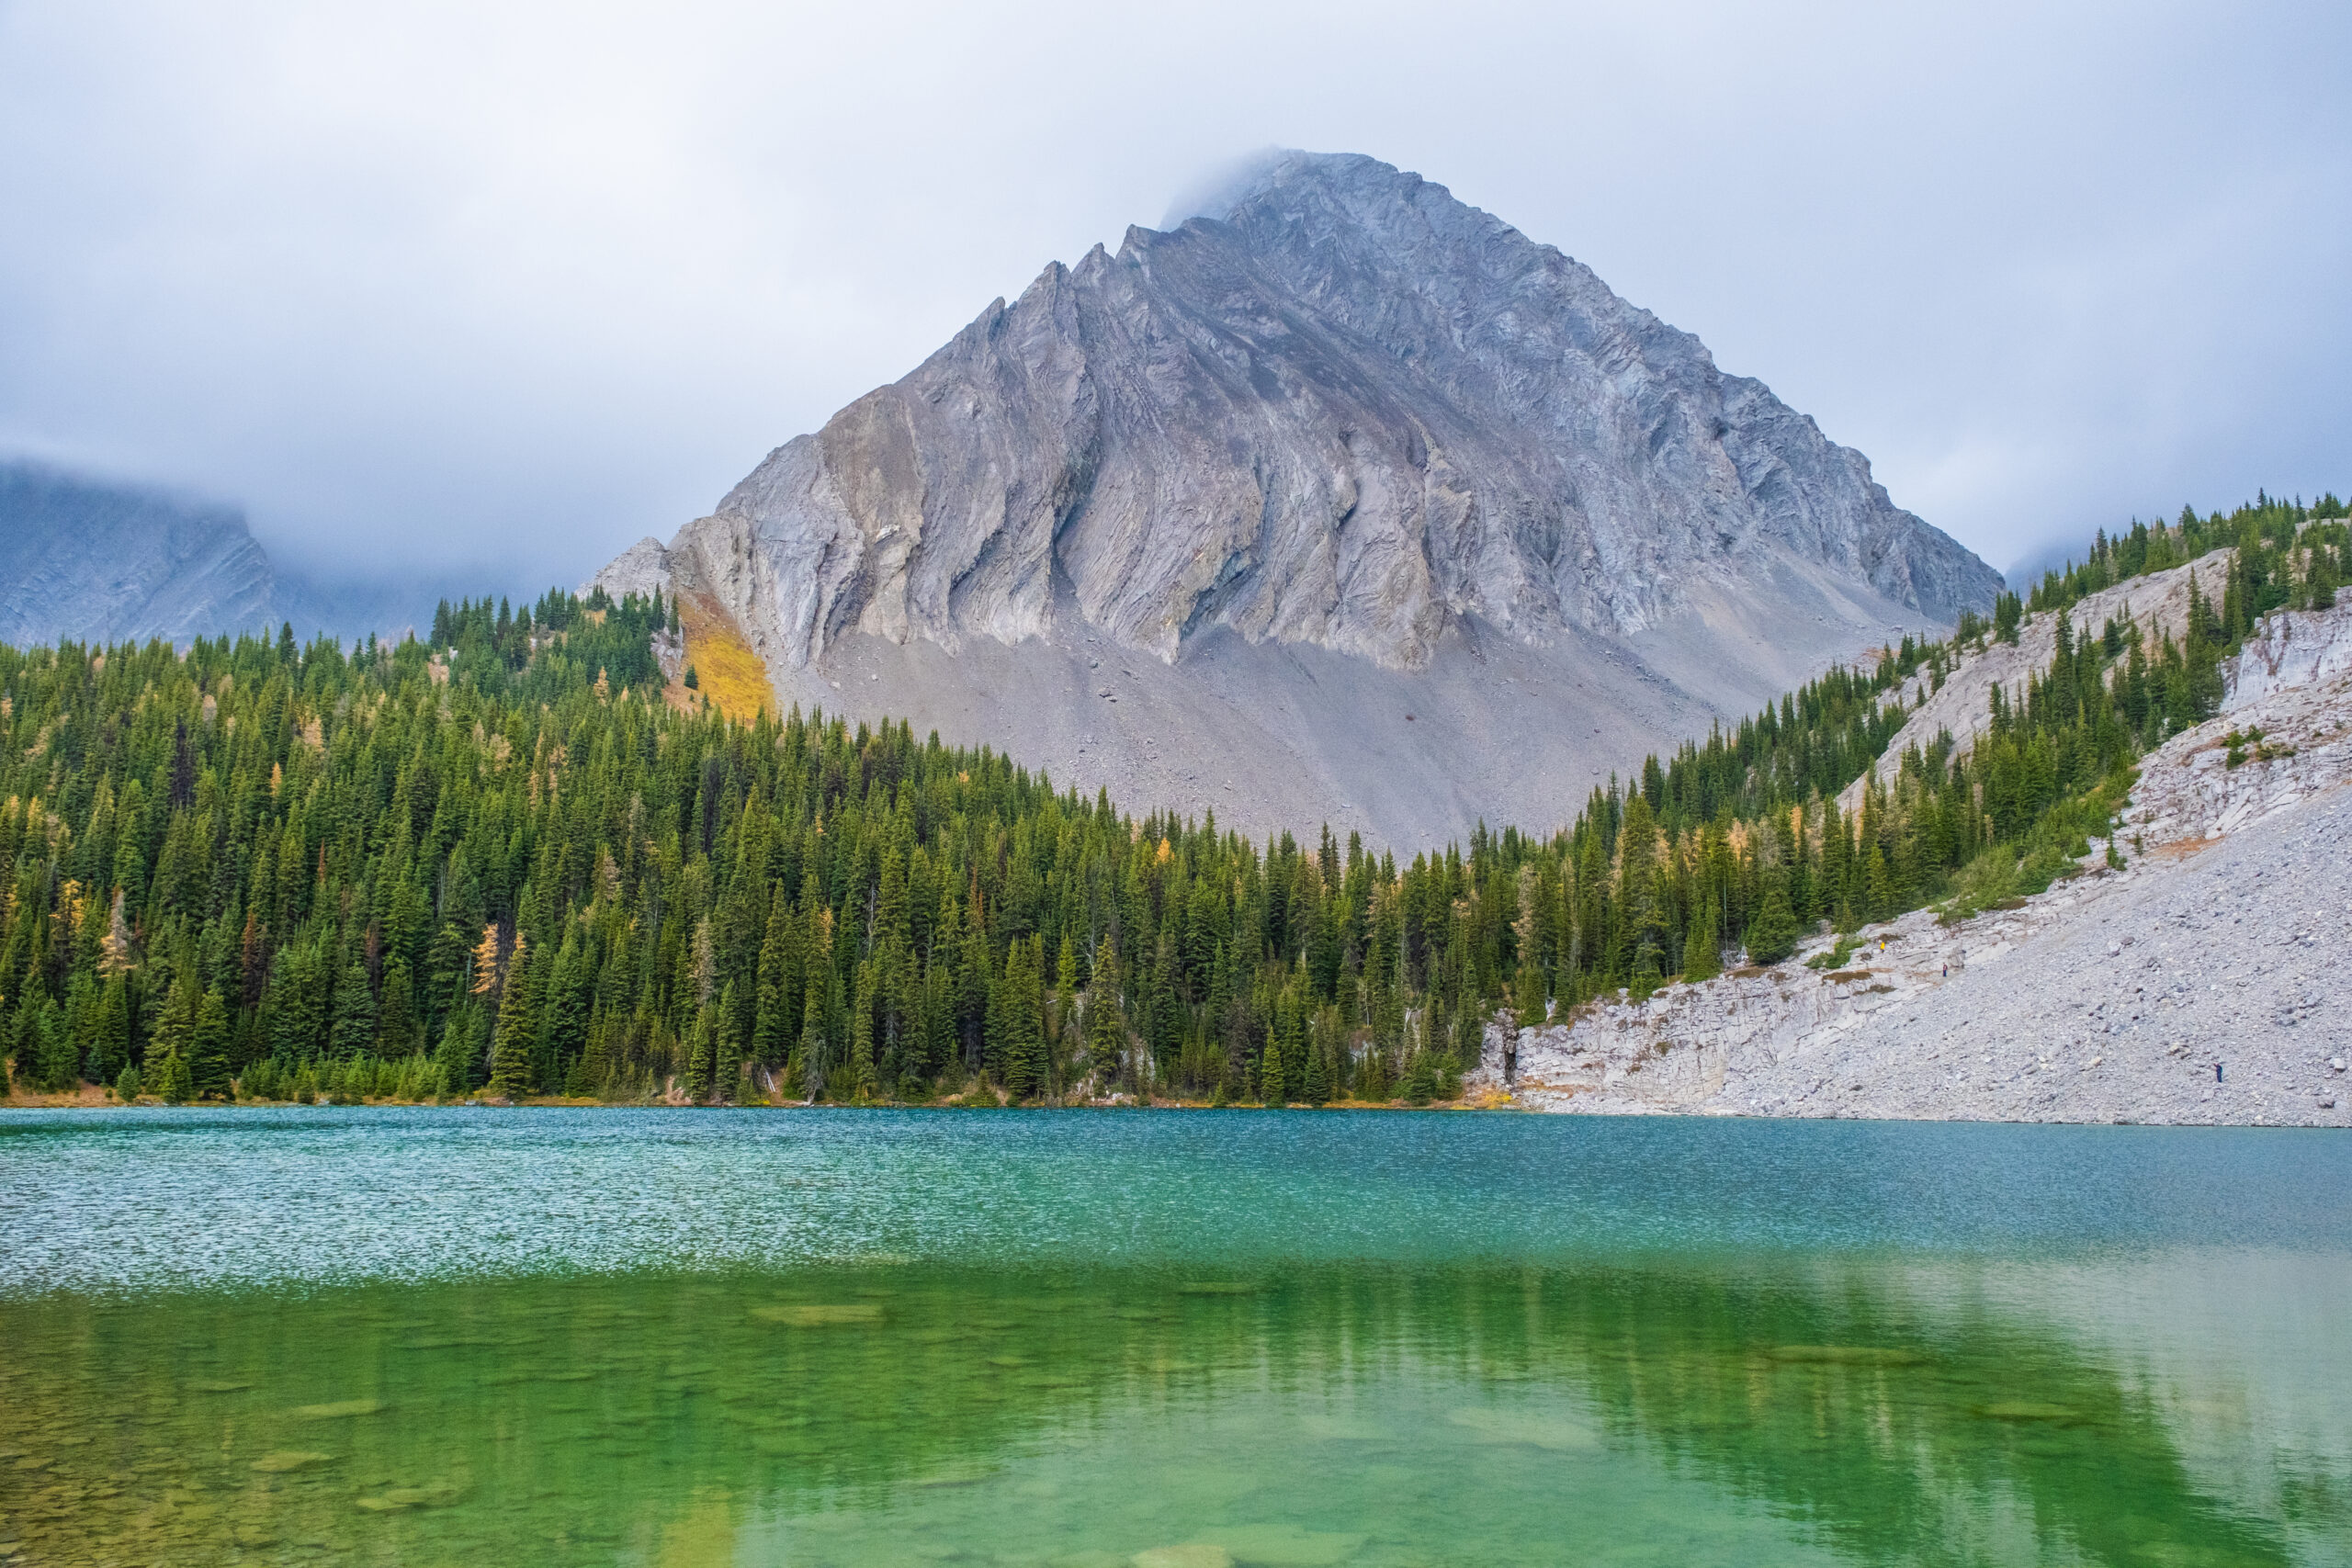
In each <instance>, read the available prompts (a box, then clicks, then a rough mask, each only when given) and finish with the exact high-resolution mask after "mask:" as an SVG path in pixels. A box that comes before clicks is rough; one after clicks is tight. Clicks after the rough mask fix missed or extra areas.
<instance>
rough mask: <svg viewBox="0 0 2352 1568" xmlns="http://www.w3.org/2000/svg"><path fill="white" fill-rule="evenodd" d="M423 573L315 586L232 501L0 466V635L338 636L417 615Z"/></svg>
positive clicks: (49, 638) (401, 624)
mask: <svg viewBox="0 0 2352 1568" xmlns="http://www.w3.org/2000/svg"><path fill="white" fill-rule="evenodd" d="M434 599H435V593H434V592H433V590H432V589H430V588H429V587H427V586H425V585H424V583H423V582H422V581H418V582H405V583H364V582H363V583H357V584H350V585H334V586H325V585H321V584H317V583H314V582H311V581H307V580H305V579H303V578H301V577H300V576H298V575H295V574H292V573H288V572H284V571H281V570H277V568H276V567H274V566H273V565H272V564H271V562H270V559H269V557H268V554H267V553H266V551H264V550H263V548H262V547H261V545H260V544H259V542H258V541H256V540H255V539H254V536H253V534H252V533H251V531H250V530H249V529H247V527H246V526H245V518H244V513H242V512H240V511H238V510H237V509H236V508H234V507H231V506H224V505H221V504H220V503H218V502H207V501H201V500H198V499H194V498H191V497H188V496H185V495H178V494H174V493H172V492H170V491H162V490H155V489H150V488H145V487H141V486H134V485H124V484H119V483H113V482H110V481H107V480H103V479H92V478H90V477H88V476H85V475H79V474H74V473H71V472H67V471H65V470H62V469H59V468H51V467H48V466H47V465H44V464H39V463H28V462H14V463H0V641H6V642H12V643H17V644H19V645H24V644H31V643H42V642H56V641H59V640H61V639H70V640H73V641H77V642H119V641H144V640H146V639H147V638H149V637H164V638H166V639H168V640H170V641H173V642H186V641H187V640H188V639H189V638H191V637H198V636H216V635H219V634H220V633H223V632H237V631H259V630H263V629H269V630H275V629H276V628H277V626H280V625H281V624H289V623H290V624H291V625H292V626H293V627H294V629H295V631H296V633H297V634H298V635H300V636H301V637H305V638H308V637H311V636H313V635H315V634H316V633H319V632H322V631H323V632H328V633H332V634H333V635H334V636H335V637H341V638H344V639H346V640H347V639H350V638H353V637H364V636H366V635H367V634H368V633H369V632H376V633H379V634H381V635H385V636H393V635H397V634H398V633H399V632H400V631H401V630H402V629H404V628H406V627H408V626H419V627H422V626H426V625H428V624H429V623H430V621H431V619H432V614H433V603H434Z"/></svg>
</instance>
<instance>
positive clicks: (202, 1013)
mask: <svg viewBox="0 0 2352 1568" xmlns="http://www.w3.org/2000/svg"><path fill="white" fill-rule="evenodd" d="M230 1076H231V1075H230V1067H229V1004H228V1003H227V1002H226V1001H225V1000H223V999H222V998H221V996H220V987H218V986H215V987H212V988H211V989H210V990H208V991H206V992H205V993H204V999H203V1001H201V1002H199V1003H198V1005H197V1010H196V1023H195V1026H194V1028H193V1029H191V1030H190V1032H189V1035H188V1049H187V1092H188V1096H189V1098H190V1099H193V1100H228V1099H231V1098H232V1097H233V1095H234V1093H235V1088H234V1085H233V1084H232V1082H231V1081H230Z"/></svg>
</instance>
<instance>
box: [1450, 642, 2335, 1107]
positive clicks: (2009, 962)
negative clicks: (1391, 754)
mask: <svg viewBox="0 0 2352 1568" xmlns="http://www.w3.org/2000/svg"><path fill="white" fill-rule="evenodd" d="M2225 673H2226V676H2227V682H2228V695H2227V697H2226V699H2225V701H2224V705H2223V711H2222V713H2221V714H2220V715H2219V716H2216V717H2214V718H2212V719H2211V720H2208V721H2207V722H2205V723H2204V724H2201V725H2199V726H2197V727H2196V728H2192V729H2189V730H2187V731H2185V732H2183V733H2182V734H2180V735H2177V736H2175V737H2174V738H2173V739H2170V740H2169V741H2167V742H2166V743H2165V745H2164V746H2163V747H2162V748H2160V749H2159V750H2157V751H2156V752H2154V754H2152V755H2151V756H2150V757H2148V758H2147V759H2146V760H2145V761H2144V763H2143V768H2142V773H2141V778H2140V783H2139V784H2138V786H2137V788H2136V789H2135V790H2134V792H2133V794H2132V796H2131V803H2130V806H2129V807H2128V808H2127V809H2126V811H2125V813H2124V818H2123V827H2122V829H2120V831H2119V834H2118V840H2119V842H2118V845H2117V847H2118V849H2119V851H2120V852H2121V853H2122V855H2123V858H2124V860H2125V862H2126V867H2125V869H2124V870H2122V871H2120V872H2117V871H2111V870H2109V869H2107V867H2106V863H2105V850H2106V846H2105V845H2104V844H2099V845H2095V846H2094V853H2093V854H2092V855H2091V856H2090V857H2088V858H2087V860H2086V863H2085V869H2084V870H2083V871H2082V873H2081V874H2078V875H2076V876H2074V877H2071V878H2068V879H2066V880H2064V881H2061V882H2059V883H2058V884H2056V885H2055V886H2052V888H2051V889H2050V890H2049V891H2048V892H2047V893H2044V894H2041V895H2040V896H2038V897H2032V898H2029V899H2026V900H2024V901H2023V902H2022V904H2021V905H2020V906H2019V907H2018V908H2010V909H1996V910H1987V911H1986V912H1985V913H1984V914H1982V915H1979V916H1977V917H1975V918H1974V919H1968V920H1965V921H1962V922H1961V923H1959V924H1957V925H1953V926H1944V925H1940V924H1939V923H1938V919H1937V917H1936V915H1935V913H1934V912H1933V911H1931V910H1918V911H1915V912H1914V913H1912V914H1909V915H1905V916H1904V917H1903V918H1902V919H1899V920H1895V921H1893V922H1891V923H1889V924H1887V925H1883V926H1874V927H1870V928H1866V930H1865V931H1864V933H1863V935H1864V936H1865V938H1866V939H1867V941H1866V943H1865V945H1864V946H1863V947H1862V948H1861V949H1860V950H1858V951H1857V952H1856V953H1854V954H1853V956H1851V957H1850V958H1849V960H1848V964H1847V967H1846V968H1845V969H1843V970H1839V971H1835V972H1828V973H1824V972H1822V971H1819V970H1815V969H1810V968H1807V967H1805V966H1804V964H1803V963H1802V962H1799V961H1792V962H1790V963H1787V964H1779V965H1776V966H1774V967H1772V968H1770V969H1768V970H1755V969H1747V970H1741V971H1737V972H1735V973H1734V974H1732V975H1729V976H1724V977H1723V978H1721V979H1717V980H1713V981H1708V982H1706V983H1703V984H1701V985H1697V986H1672V987H1668V988H1667V989H1665V990H1663V991H1661V992H1659V993H1658V994H1657V995H1656V996H1654V997H1652V998H1649V999H1648V1000H1647V1001H1645V1002H1642V1003H1638V1004H1636V1003H1630V1002H1625V1001H1616V1002H1604V1003H1600V1004H1597V1005H1593V1006H1589V1007H1587V1008H1585V1009H1582V1010H1579V1012H1578V1014H1577V1017H1576V1018H1575V1019H1574V1020H1573V1021H1570V1022H1568V1023H1566V1025H1554V1026H1551V1027H1547V1028H1544V1029H1537V1030H1526V1031H1522V1032H1521V1033H1520V1034H1519V1036H1518V1040H1517V1048H1518V1055H1517V1063H1516V1066H1517V1073H1516V1080H1517V1081H1516V1083H1515V1085H1514V1086H1513V1089H1514V1090H1515V1099H1516V1100H1517V1101H1518V1103H1520V1104H1521V1105H1524V1106H1527V1107H1529V1108H1531V1109H1536V1110H1545V1111H1583V1112H1600V1113H1611V1112H1615V1113H1641V1112H1695V1113H1702V1114H1715V1115H1753V1116H1849V1117H1890V1118H1924V1119H1935V1120H1942V1119H1952V1120H1971V1121H1985V1120H1989V1121H2027V1122H2158V1123H2183V1124H2185V1123H2240V1124H2252V1123H2263V1124H2269V1125H2284V1124H2298V1125H2312V1126H2352V1077H2347V1074H2346V1061H2347V1058H2352V1013H2347V1003H2352V980H2348V979H2347V976H2346V955H2347V954H2352V790H2347V789H2346V788H2345V787H2344V785H2345V784H2346V779H2347V776H2352V608H2344V607H2339V608H2337V609H2335V610H2331V611H2327V612H2324V613H2304V614H2288V615H2275V616H2273V617H2271V618H2270V620H2269V621H2268V622H2267V623H2266V624H2265V626H2263V627H2262V628H2261V629H2260V631H2259V632H2258V633H2257V634H2256V637H2253V638H2252V639H2251V640H2249V642H2248V643H2247V645H2246V647H2245V649H2244V651H2243V652H2242V653H2241V654H2240V655H2239V657H2238V658H2237V659H2236V660H2235V661H2234V662H2233V665H2232V666H2231V667H2230V668H2229V670H2228V671H2226V672H2225ZM2254 730H2259V731H2260V732H2261V733H2260V738H2259V739H2251V738H2250V737H2249V732H2250V731H2254ZM2233 737H2234V738H2235V739H2236V740H2237V742H2238V744H2237V745H2235V746H2234V747H2233V746H2232V744H2231V740H2232V739H2233ZM2233 755H2234V757H2235V759H2236V760H2235V761H2234V762H2233ZM1829 945H1830V943H1829V939H1827V938H1826V937H1823V938H1820V939H1817V940H1816V941H1815V942H1813V943H1811V944H1809V946H1808V947H1807V948H1806V950H1805V953H1804V954H1801V955H1800V957H1801V958H1802V957H1803V956H1804V955H1807V954H1811V953H1819V952H1822V951H1824V950H1826V949H1827V948H1828V947H1829ZM1502 1046H1503V1036H1502V1033H1501V1032H1500V1031H1499V1030H1490V1031H1489V1037H1488V1041H1487V1062H1486V1063H1485V1065H1484V1066H1482V1067H1481V1069H1480V1071H1479V1072H1478V1073H1477V1074H1476V1075H1474V1084H1476V1085H1478V1086H1480V1087H1484V1088H1487V1089H1495V1088H1499V1087H1500V1084H1501V1078H1502V1076H1503V1073H1502V1067H1503V1064H1502ZM2216 1066H2219V1067H2220V1068H2221V1069H2222V1070H2221V1072H2220V1074H2219V1075H2218V1076H2217V1075H2216V1073H2215V1070H2214V1069H2215V1067H2216Z"/></svg>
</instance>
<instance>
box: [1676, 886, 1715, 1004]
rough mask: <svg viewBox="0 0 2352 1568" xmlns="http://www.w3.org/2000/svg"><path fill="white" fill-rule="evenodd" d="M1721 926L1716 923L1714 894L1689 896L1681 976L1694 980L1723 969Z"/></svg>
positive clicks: (1709, 976) (1711, 976)
mask: <svg viewBox="0 0 2352 1568" xmlns="http://www.w3.org/2000/svg"><path fill="white" fill-rule="evenodd" d="M1723 968H1724V964H1723V937H1722V928H1721V927H1720V926H1719V925H1718V923H1717V917H1716V913H1715V896H1714V895H1713V894H1712V893H1710V894H1707V895H1705V896H1704V897H1700V898H1695V899H1693V900H1691V930H1690V931H1689V933H1688V934H1687V935H1685V936H1684V937H1683V939H1682V977H1683V978H1684V979H1685V980H1688V981H1691V982H1693V983H1696V982H1698V981H1701V980H1712V979H1713V978H1714V977H1715V976H1718V975H1720V974H1722V973H1723Z"/></svg>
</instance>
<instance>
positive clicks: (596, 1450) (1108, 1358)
mask: <svg viewBox="0 0 2352 1568" xmlns="http://www.w3.org/2000/svg"><path fill="white" fill-rule="evenodd" d="M2347 1316H2352V1140H2347V1139H2346V1138H2345V1137H2343V1136H2342V1135H2340V1134H2330V1133H2325V1132H2288V1131H2265V1130H2260V1129H2249V1130H2185V1129H2145V1128H2126V1127H2111V1128H2110V1127H2096V1128H2070V1127H2047V1126H2035V1127H2011V1126H1985V1125H1960V1124H1932V1123H1911V1124H1891V1123H1868V1122H1720V1121H1684V1120H1640V1121H1603V1120H1587V1119H1582V1118H1566V1117H1563V1118H1541V1117H1532V1116H1510V1115H1494V1116H1476V1115H1464V1114H1444V1113H1430V1114H1396V1113H1363V1114H1346V1113H1308V1112H1291V1113H1282V1112H1263V1111H1231V1112H1222V1111H1182V1112H1149V1111H1102V1112H1082V1111H1047V1112H1035V1113H1032V1112H1021V1111H1001V1112H993V1111H936V1112H921V1111H903V1112H902V1111H802V1112H783V1113H779V1112H758V1111H742V1112H725V1111H556V1110H522V1111H496V1110H479V1109H466V1110H446V1111H436V1110H327V1109H320V1110H307V1111H286V1110H278V1111H259V1110H219V1111H103V1112H74V1111H58V1112H22V1113H9V1114H7V1115H6V1116H5V1117H0V1562H39V1563H100V1562H124V1563H131V1562H138V1563H147V1562H169V1563H198V1564H202V1563H216V1562H218V1563H277V1562H289V1563H292V1562H304V1563H307V1562H337V1563H341V1562H355V1563H370V1564H373V1563H381V1564H443V1563H447V1564H460V1563H495V1564H498V1565H499V1568H533V1565H537V1564H542V1563H548V1564H553V1563H564V1564H577V1563H615V1564H647V1565H655V1564H661V1565H671V1564H674V1565H679V1568H685V1565H690V1564H695V1565H699V1564H712V1565H717V1564H758V1563H777V1564H807V1565H810V1568H815V1565H820V1564H843V1565H847V1564H885V1563H933V1562H935V1563H970V1564H981V1563H1023V1564H1047V1563H1054V1564H1065V1565H1069V1568H1117V1565H1125V1564H1134V1565H1138V1568H1217V1565H1221V1564H1227V1563H1234V1564H1268V1565H1281V1564H1295V1565H1307V1564H1361V1565H1363V1568H1376V1565H1388V1564H1398V1565H1401V1564H1429V1565H1435V1564H1474V1563H1475V1564H1485V1563H1555V1562H1594V1563H1602V1562H1606V1563H1658V1564H1694V1563H1724V1564H1731V1563H1738V1564H1757V1563H1782V1562H1787V1563H1798V1562H1906V1563H1912V1562H1916V1563H1978V1562H1983V1563H2018V1562H2050V1563H2113V1564H2118V1565H2121V1564H2155V1565H2165V1564H2177V1565H2189V1564H2198V1565H2202V1564H2217V1565H2218V1564H2241V1563H2242V1564H2256V1563H2345V1562H2352V1321H2347Z"/></svg>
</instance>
